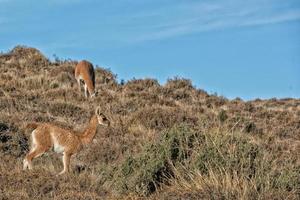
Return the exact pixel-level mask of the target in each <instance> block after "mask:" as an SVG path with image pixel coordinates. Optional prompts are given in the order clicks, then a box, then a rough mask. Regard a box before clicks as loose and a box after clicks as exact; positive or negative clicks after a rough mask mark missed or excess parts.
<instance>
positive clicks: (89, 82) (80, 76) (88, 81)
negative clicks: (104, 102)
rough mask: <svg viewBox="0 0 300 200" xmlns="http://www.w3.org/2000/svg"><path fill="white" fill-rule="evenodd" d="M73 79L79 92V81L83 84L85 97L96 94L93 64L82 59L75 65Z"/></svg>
mask: <svg viewBox="0 0 300 200" xmlns="http://www.w3.org/2000/svg"><path fill="white" fill-rule="evenodd" d="M75 79H76V80H77V83H78V88H79V93H81V82H83V84H84V95H85V97H86V98H87V97H88V93H89V95H90V97H94V96H96V95H97V93H96V92H95V71H94V67H93V64H92V63H90V62H88V61H86V60H82V61H80V62H79V63H78V64H77V65H76V67H75Z"/></svg>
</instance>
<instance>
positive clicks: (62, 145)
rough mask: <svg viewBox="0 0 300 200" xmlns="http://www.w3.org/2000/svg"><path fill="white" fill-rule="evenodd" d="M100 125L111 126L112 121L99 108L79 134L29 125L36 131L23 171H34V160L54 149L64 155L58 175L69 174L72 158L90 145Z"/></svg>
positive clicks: (50, 127) (33, 133)
mask: <svg viewBox="0 0 300 200" xmlns="http://www.w3.org/2000/svg"><path fill="white" fill-rule="evenodd" d="M98 124H100V125H103V126H110V121H109V120H108V119H107V118H106V116H105V115H104V114H103V113H101V112H100V108H99V107H98V108H97V109H96V111H95V115H93V116H92V118H91V119H90V122H89V124H88V126H87V127H86V129H85V130H84V131H83V132H82V133H79V134H77V133H76V132H75V131H73V130H70V129H64V128H60V127H58V126H56V125H53V124H50V123H29V124H27V126H26V128H30V129H34V130H33V131H32V133H31V136H32V147H31V150H30V152H29V153H28V154H27V155H26V156H25V158H24V161H23V169H24V170H26V169H27V168H28V169H32V160H33V159H34V158H37V157H39V156H41V155H42V154H44V153H45V152H47V151H49V150H50V149H52V148H53V149H54V151H55V152H57V153H63V165H64V168H63V170H62V171H61V172H60V173H59V174H58V175H60V174H64V173H66V172H69V165H70V158H71V156H72V155H74V154H76V153H78V152H79V151H80V150H81V149H82V147H83V146H84V145H87V144H89V143H90V142H91V141H92V140H93V138H94V137H95V134H96V131H97V126H98Z"/></svg>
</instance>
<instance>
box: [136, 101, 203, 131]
mask: <svg viewBox="0 0 300 200" xmlns="http://www.w3.org/2000/svg"><path fill="white" fill-rule="evenodd" d="M131 120H132V123H133V124H141V125H143V126H144V127H145V128H147V129H155V130H158V131H161V130H164V129H168V128H171V127H173V126H174V125H175V124H180V123H186V124H188V125H191V126H193V125H195V124H196V123H197V118H196V117H194V116H192V115H190V113H188V112H186V111H184V110H182V109H179V108H173V107H166V106H150V107H145V108H144V109H140V110H139V111H138V112H136V113H135V114H134V115H133V116H132V117H131Z"/></svg>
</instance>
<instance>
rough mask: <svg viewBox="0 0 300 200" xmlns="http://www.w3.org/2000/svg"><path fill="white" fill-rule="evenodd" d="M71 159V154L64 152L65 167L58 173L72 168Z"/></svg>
mask: <svg viewBox="0 0 300 200" xmlns="http://www.w3.org/2000/svg"><path fill="white" fill-rule="evenodd" d="M70 159H71V154H69V153H66V152H64V155H63V164H64V169H63V170H62V171H61V172H60V173H59V174H58V175H61V174H64V173H66V172H69V170H70Z"/></svg>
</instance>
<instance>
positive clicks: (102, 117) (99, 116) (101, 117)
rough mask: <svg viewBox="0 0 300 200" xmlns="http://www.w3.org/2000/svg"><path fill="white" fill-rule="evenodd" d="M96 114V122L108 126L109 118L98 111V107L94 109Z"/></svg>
mask: <svg viewBox="0 0 300 200" xmlns="http://www.w3.org/2000/svg"><path fill="white" fill-rule="evenodd" d="M96 116H97V119H98V123H99V124H100V125H103V126H110V121H109V119H108V118H107V117H106V116H105V115H104V114H103V113H101V111H100V107H98V108H97V109H96Z"/></svg>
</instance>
